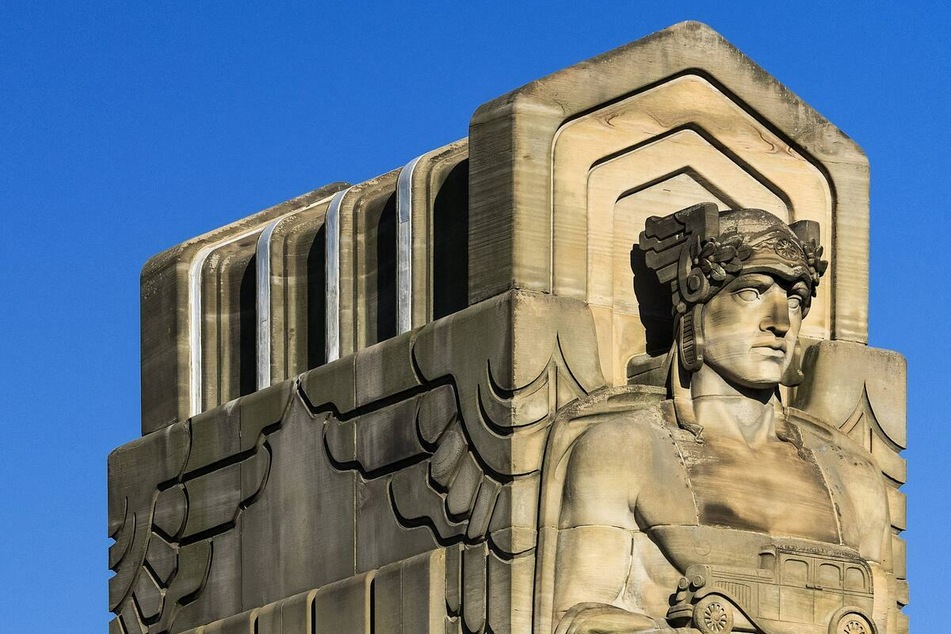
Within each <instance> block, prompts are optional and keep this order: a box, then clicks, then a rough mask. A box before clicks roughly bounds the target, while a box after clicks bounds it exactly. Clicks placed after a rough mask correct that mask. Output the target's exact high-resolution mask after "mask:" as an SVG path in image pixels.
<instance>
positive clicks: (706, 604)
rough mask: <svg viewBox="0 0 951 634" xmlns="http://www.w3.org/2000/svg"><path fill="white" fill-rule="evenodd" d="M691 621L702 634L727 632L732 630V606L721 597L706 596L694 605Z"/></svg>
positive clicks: (725, 633)
mask: <svg viewBox="0 0 951 634" xmlns="http://www.w3.org/2000/svg"><path fill="white" fill-rule="evenodd" d="M693 622H694V626H695V627H696V628H697V629H699V630H700V631H701V632H702V633H703V634H729V633H730V632H732V631H733V606H731V605H730V603H729V601H727V600H726V599H724V598H723V597H720V596H717V595H709V596H706V597H704V598H702V599H700V601H698V602H697V605H696V606H695V607H694V610H693Z"/></svg>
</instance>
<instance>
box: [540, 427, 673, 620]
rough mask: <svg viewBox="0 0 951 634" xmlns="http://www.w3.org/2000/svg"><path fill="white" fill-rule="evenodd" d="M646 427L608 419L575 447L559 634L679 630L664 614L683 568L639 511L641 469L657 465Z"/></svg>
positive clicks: (562, 534) (563, 532) (560, 565)
mask: <svg viewBox="0 0 951 634" xmlns="http://www.w3.org/2000/svg"><path fill="white" fill-rule="evenodd" d="M640 435H641V434H639V433H638V432H637V430H636V429H633V428H631V427H630V426H623V427H622V426H619V425H615V424H611V423H605V424H604V425H603V426H599V427H595V428H593V429H592V430H590V431H589V432H588V433H586V434H585V435H584V436H582V437H581V438H580V439H579V440H578V442H577V443H576V445H575V446H574V447H573V449H572V452H571V455H570V457H569V463H568V467H567V472H566V479H565V489H564V498H563V500H562V512H561V521H560V531H559V537H558V554H557V568H556V570H557V573H556V574H557V581H556V584H555V597H554V608H555V621H556V622H558V623H559V625H558V628H557V629H556V632H557V633H558V634H582V633H592V634H593V633H595V632H644V633H647V632H673V631H676V630H673V629H671V628H669V627H668V626H667V625H666V622H665V620H664V614H665V613H666V602H667V597H669V595H670V592H671V590H672V589H673V587H674V586H673V584H674V583H675V582H676V579H677V573H676V571H674V570H673V568H672V567H671V565H670V564H669V563H668V562H667V560H666V558H664V556H663V555H662V554H661V553H660V551H659V550H658V549H657V547H656V546H655V545H654V544H653V543H652V542H651V541H650V540H649V539H648V538H647V536H646V535H645V534H644V533H642V532H641V530H640V528H639V527H638V524H637V519H636V513H635V508H636V506H637V498H638V487H639V483H641V482H643V481H644V478H643V477H642V476H641V474H642V473H643V470H644V469H650V468H651V457H650V454H649V453H647V451H645V448H647V447H649V440H648V439H644V438H640V437H639V436H640ZM658 577H659V578H658ZM671 580H673V581H671Z"/></svg>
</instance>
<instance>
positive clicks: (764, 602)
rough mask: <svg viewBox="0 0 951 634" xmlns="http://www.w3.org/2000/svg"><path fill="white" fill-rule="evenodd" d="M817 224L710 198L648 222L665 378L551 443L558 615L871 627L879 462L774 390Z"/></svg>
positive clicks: (822, 628)
mask: <svg viewBox="0 0 951 634" xmlns="http://www.w3.org/2000/svg"><path fill="white" fill-rule="evenodd" d="M818 237H819V236H818V226H817V225H816V223H813V222H809V221H803V222H796V223H793V224H792V225H790V226H787V225H785V224H784V223H783V222H782V221H780V220H779V219H778V218H776V217H775V216H773V215H772V214H769V213H767V212H765V211H761V210H756V209H741V210H734V211H726V212H718V211H717V208H716V205H713V204H701V205H695V206H693V207H690V208H687V209H685V210H683V211H680V212H677V213H674V214H672V215H669V216H666V217H663V218H657V217H653V218H650V219H649V220H648V221H647V226H646V229H645V231H644V232H643V233H642V234H641V237H640V248H641V249H642V250H643V251H644V253H645V256H646V262H647V265H648V267H649V268H650V269H652V270H653V271H655V272H656V274H657V278H658V281H660V282H661V283H664V284H668V283H669V285H670V289H671V290H672V300H673V306H674V312H675V324H676V337H675V343H674V346H673V349H672V350H671V352H670V354H669V358H668V363H669V367H670V371H669V384H668V391H667V393H666V394H663V393H660V392H645V391H644V390H643V389H642V388H637V387H632V388H627V389H625V388H621V389H620V390H615V391H614V392H613V394H612V395H611V396H610V397H609V398H607V399H599V400H597V401H596V402H593V403H590V404H587V405H579V406H577V407H576V408H575V409H574V411H573V412H572V421H571V423H570V424H572V425H584V426H586V430H585V431H583V432H582V433H581V434H580V435H578V437H577V440H575V441H574V443H573V445H572V446H571V448H570V450H569V451H568V452H567V453H566V455H565V458H564V460H566V461H567V469H566V471H565V482H564V493H563V499H562V506H561V513H560V531H559V536H558V550H557V566H556V570H557V573H556V578H555V597H554V602H555V618H556V622H558V623H559V625H558V627H557V629H556V631H557V632H559V633H564V634H568V633H571V634H574V633H581V632H671V631H691V632H692V631H697V630H699V631H701V632H704V633H707V632H711V633H712V632H729V631H748V632H770V633H773V632H778V633H783V632H789V633H793V632H795V633H798V634H802V633H805V632H809V633H811V632H815V633H820V632H822V633H825V632H829V633H833V632H834V633H841V634H847V633H849V632H867V633H871V632H876V631H878V630H877V628H876V625H875V622H876V621H878V622H882V617H883V614H884V604H883V602H881V601H880V600H879V601H877V600H876V593H879V594H883V593H884V590H885V583H886V581H885V576H884V574H883V572H882V570H881V567H880V564H881V562H882V561H883V556H884V551H885V549H887V548H888V547H889V546H890V541H889V540H890V531H889V521H888V517H887V510H886V509H887V503H886V500H885V496H886V492H885V485H884V482H883V479H882V475H881V470H880V468H879V467H878V466H876V465H875V464H874V463H873V462H872V461H871V459H870V457H869V455H868V452H867V451H866V450H863V449H862V448H861V447H859V446H858V445H857V444H855V443H854V441H853V440H851V439H850V438H848V437H847V436H845V435H844V434H843V433H841V432H840V431H839V430H838V429H836V428H834V427H832V426H830V425H828V424H826V423H824V422H823V421H820V420H817V419H816V418H814V417H812V416H810V415H808V414H806V413H804V412H801V411H797V410H795V409H793V408H790V407H786V406H785V405H784V404H783V403H782V400H781V398H780V389H779V388H780V385H781V384H782V383H784V382H787V383H788V382H790V381H796V378H797V377H796V374H797V373H796V372H795V370H794V368H793V360H794V357H795V356H796V355H795V352H796V350H797V346H798V342H799V332H800V327H801V325H802V321H803V319H804V318H805V317H806V315H807V314H808V312H809V308H810V302H811V299H812V297H813V296H814V295H815V292H816V286H817V285H818V284H819V279H820V277H821V276H822V274H823V273H824V271H825V268H826V263H825V262H824V261H823V260H822V259H821V256H822V248H821V247H819V246H818ZM799 377H801V375H799ZM559 618H560V621H559ZM676 628H680V629H676Z"/></svg>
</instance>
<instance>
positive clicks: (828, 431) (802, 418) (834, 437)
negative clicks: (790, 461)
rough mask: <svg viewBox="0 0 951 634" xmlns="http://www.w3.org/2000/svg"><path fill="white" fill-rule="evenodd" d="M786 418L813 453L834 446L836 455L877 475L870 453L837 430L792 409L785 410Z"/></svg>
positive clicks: (803, 412)
mask: <svg viewBox="0 0 951 634" xmlns="http://www.w3.org/2000/svg"><path fill="white" fill-rule="evenodd" d="M786 416H787V418H788V420H789V422H791V423H793V424H795V425H796V426H797V427H798V428H799V431H800V433H801V434H802V436H803V442H804V444H805V445H806V446H807V447H809V448H810V449H812V450H813V451H814V452H815V450H816V449H817V448H820V447H823V446H826V447H828V446H834V447H836V448H837V449H838V450H839V451H838V452H836V454H837V455H840V456H841V455H848V456H850V457H851V461H852V462H853V464H855V463H856V461H858V463H861V464H862V466H863V467H867V468H871V469H873V470H874V471H875V473H876V474H877V473H879V469H878V466H877V465H876V464H875V460H874V459H873V458H872V455H871V453H869V451H868V450H867V449H866V448H865V447H863V446H862V445H860V444H859V443H858V442H856V441H855V440H854V439H853V438H852V437H850V436H849V435H848V434H846V433H844V432H843V431H842V430H840V429H839V428H837V427H835V426H833V425H830V424H829V423H827V422H826V421H824V420H822V419H820V418H818V417H816V416H813V415H812V414H810V413H809V412H806V411H803V410H800V409H796V408H794V407H790V408H788V409H787V411H786Z"/></svg>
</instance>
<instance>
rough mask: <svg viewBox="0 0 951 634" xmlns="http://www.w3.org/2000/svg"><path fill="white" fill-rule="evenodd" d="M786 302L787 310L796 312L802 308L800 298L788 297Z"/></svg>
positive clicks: (795, 296) (796, 296)
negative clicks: (787, 304)
mask: <svg viewBox="0 0 951 634" xmlns="http://www.w3.org/2000/svg"><path fill="white" fill-rule="evenodd" d="M786 301H787V302H788V303H789V310H797V309H799V308H800V307H801V306H802V298H801V297H799V295H790V296H789V297H787V298H786Z"/></svg>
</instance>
